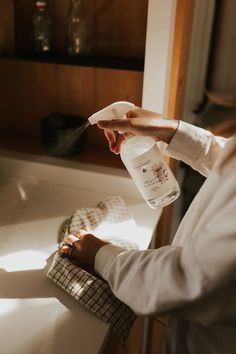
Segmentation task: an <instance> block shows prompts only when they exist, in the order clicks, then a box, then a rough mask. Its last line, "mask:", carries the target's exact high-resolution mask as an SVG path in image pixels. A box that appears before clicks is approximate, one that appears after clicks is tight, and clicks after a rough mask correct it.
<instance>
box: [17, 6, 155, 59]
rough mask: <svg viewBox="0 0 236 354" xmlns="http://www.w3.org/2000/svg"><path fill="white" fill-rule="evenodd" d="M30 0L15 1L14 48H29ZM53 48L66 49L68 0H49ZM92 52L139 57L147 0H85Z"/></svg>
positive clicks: (141, 54) (142, 46)
mask: <svg viewBox="0 0 236 354" xmlns="http://www.w3.org/2000/svg"><path fill="white" fill-rule="evenodd" d="M32 3H33V2H32V0H17V1H15V26H16V49H19V50H22V49H32V45H33V42H32V38H33V37H32V9H33V8H32ZM49 3H50V9H51V14H52V20H53V35H54V49H55V51H57V52H66V48H67V21H68V14H69V9H70V0H50V1H49ZM84 4H85V15H86V20H87V24H88V32H89V36H90V43H91V52H92V53H93V54H102V55H114V56H123V57H129V56H132V57H143V56H144V51H145V38H146V23H147V6H148V0H142V1H136V0H129V4H128V6H127V1H126V0H90V1H87V0H86V1H85V2H84Z"/></svg>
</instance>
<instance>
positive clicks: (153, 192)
mask: <svg viewBox="0 0 236 354" xmlns="http://www.w3.org/2000/svg"><path fill="white" fill-rule="evenodd" d="M128 171H129V173H130V175H131V177H132V178H133V180H134V181H135V183H136V185H137V187H138V188H139V189H140V192H141V193H142V195H143V196H144V198H146V199H154V198H158V197H161V196H162V195H163V193H165V192H166V193H167V192H168V189H169V188H168V187H169V183H168V181H169V179H170V178H171V177H172V176H171V175H172V172H171V170H170V168H169V167H168V165H167V164H166V163H165V162H164V159H163V157H162V155H161V153H160V151H159V148H158V147H157V146H156V145H154V146H153V147H152V148H151V149H150V150H148V151H146V152H145V153H143V154H141V155H140V156H138V157H136V158H133V159H131V160H130V161H129V166H128Z"/></svg>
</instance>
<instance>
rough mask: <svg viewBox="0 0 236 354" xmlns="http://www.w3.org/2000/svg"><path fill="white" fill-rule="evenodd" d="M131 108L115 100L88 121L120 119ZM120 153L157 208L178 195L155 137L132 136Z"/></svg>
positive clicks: (130, 172)
mask: <svg viewBox="0 0 236 354" xmlns="http://www.w3.org/2000/svg"><path fill="white" fill-rule="evenodd" d="M132 108H134V104H133V103H130V102H126V101H119V102H114V103H112V104H111V105H109V106H107V107H105V108H103V109H102V110H100V111H98V112H96V113H94V114H93V115H92V116H91V117H89V119H88V120H89V122H90V124H91V125H93V124H97V123H98V121H100V120H112V119H119V118H120V119H122V118H124V116H125V114H126V113H127V112H128V111H129V110H131V109H132ZM120 157H121V160H122V162H123V163H124V165H125V167H126V168H127V170H128V172H129V174H130V176H131V177H132V179H133V181H134V182H135V184H136V186H137V188H138V189H139V191H140V193H141V194H142V196H143V198H144V199H145V201H146V202H147V204H148V205H149V206H150V207H151V208H153V209H156V208H158V207H164V206H166V205H168V204H170V203H172V202H173V201H174V200H175V199H177V198H178V196H179V194H180V188H179V185H178V182H177V181H176V179H175V177H174V175H173V173H172V171H171V170H170V168H169V166H168V165H167V163H166V162H165V159H164V157H163V155H162V153H161V151H160V149H159V148H158V146H157V143H156V142H155V140H154V139H153V138H151V137H145V136H131V137H128V138H126V139H125V140H124V142H123V143H122V145H121V150H120Z"/></svg>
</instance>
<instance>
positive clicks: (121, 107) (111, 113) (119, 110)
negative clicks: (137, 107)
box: [88, 101, 134, 125]
mask: <svg viewBox="0 0 236 354" xmlns="http://www.w3.org/2000/svg"><path fill="white" fill-rule="evenodd" d="M132 108H134V104H133V103H131V102H127V101H118V102H114V103H112V104H110V105H109V106H107V107H105V108H103V109H101V110H100V111H98V112H96V113H94V114H93V115H92V116H91V117H89V118H88V120H89V122H90V124H91V125H94V124H97V123H98V122H99V121H100V120H112V119H121V118H123V116H124V115H125V114H126V113H127V112H128V111H129V110H131V109H132Z"/></svg>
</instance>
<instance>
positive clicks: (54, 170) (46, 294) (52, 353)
mask: <svg viewBox="0 0 236 354" xmlns="http://www.w3.org/2000/svg"><path fill="white" fill-rule="evenodd" d="M112 195H121V196H123V197H124V198H125V200H126V202H127V204H128V205H129V207H130V209H131V211H132V212H133V214H134V218H135V221H136V223H137V226H138V230H139V232H138V234H137V235H136V236H135V237H136V242H137V243H138V245H139V248H140V249H145V248H147V247H148V245H149V243H150V240H151V237H152V234H153V232H154V229H155V226H156V224H157V222H158V219H159V217H160V213H161V210H152V209H150V208H149V207H148V206H147V205H146V203H145V202H144V201H143V199H141V197H140V195H139V193H138V192H137V189H136V187H135V186H134V184H133V182H132V181H131V180H130V178H129V176H128V174H127V173H126V172H125V171H121V170H118V169H111V168H102V167H98V166H93V165H86V164H79V163H69V162H65V161H64V160H56V159H52V158H47V159H44V160H42V159H38V161H35V158H34V161H33V159H32V158H31V157H30V156H24V155H19V154H18V155H17V156H16V154H13V153H6V152H1V156H0V284H1V287H0V321H1V331H0V343H1V350H0V352H1V353H2V354H65V353H68V354H74V353H76V354H78V353H79V354H80V353H81V354H97V353H99V352H100V349H101V348H102V346H103V344H104V341H105V338H106V335H107V333H108V331H109V327H108V325H107V324H105V323H104V322H102V321H101V320H100V319H98V318H96V317H95V316H94V315H92V314H90V313H89V312H88V311H87V310H86V309H84V308H83V307H82V306H80V305H79V304H78V303H77V302H76V301H75V300H74V299H73V298H72V297H70V295H68V294H67V293H66V292H64V291H63V290H62V289H60V288H59V287H57V286H56V285H55V284H54V283H52V281H50V280H49V279H48V278H47V277H46V272H47V268H48V265H49V264H50V262H51V258H52V254H53V252H55V250H56V249H57V245H58V244H57V236H58V229H59V227H60V225H61V223H62V222H63V221H64V220H65V219H66V218H68V217H70V216H71V215H72V213H73V212H74V211H75V210H76V209H78V208H80V207H95V206H96V205H97V204H98V203H99V202H100V201H101V200H104V199H107V197H109V196H112Z"/></svg>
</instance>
